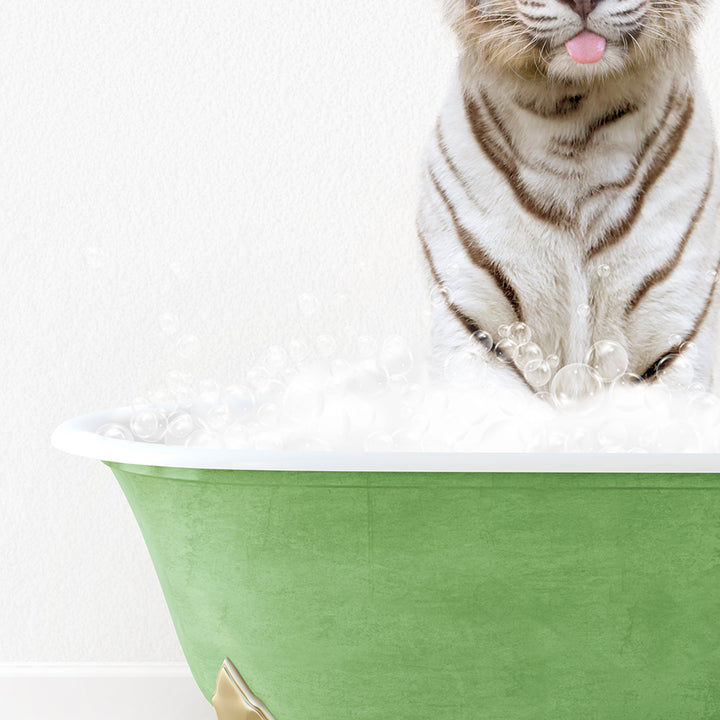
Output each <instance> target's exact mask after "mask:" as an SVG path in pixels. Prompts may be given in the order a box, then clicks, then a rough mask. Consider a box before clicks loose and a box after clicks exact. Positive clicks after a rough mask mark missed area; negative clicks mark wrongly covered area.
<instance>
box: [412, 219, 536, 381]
mask: <svg viewBox="0 0 720 720" xmlns="http://www.w3.org/2000/svg"><path fill="white" fill-rule="evenodd" d="M417 234H418V238H419V239H420V244H421V246H422V250H423V253H424V255H425V259H426V260H427V264H428V267H429V268H430V273H431V275H432V277H433V280H434V281H435V283H436V284H437V285H440V286H443V285H444V283H443V281H442V278H441V277H440V274H439V273H438V271H437V268H436V267H435V263H434V262H433V259H432V255H431V253H430V248H429V247H428V244H427V241H426V240H425V236H424V235H423V232H422V230H420V228H419V227H418V228H417ZM445 304H446V305H447V307H448V310H450V312H452V314H453V315H454V316H455V318H456V319H457V320H458V321H459V322H460V324H461V325H463V326H464V327H465V329H466V330H467V332H468V333H469V334H470V336H471V337H472V338H473V340H475V342H477V343H479V344H480V345H482V346H483V347H484V348H485V349H486V350H489V351H490V352H491V353H493V355H495V356H496V357H497V358H498V359H499V360H501V361H502V362H503V363H504V364H505V365H506V366H507V367H509V368H510V369H512V370H513V372H514V373H515V374H516V375H517V376H518V377H519V378H520V379H521V380H522V381H523V383H524V384H525V385H526V386H527V388H528V389H529V390H530V391H531V392H533V393H534V392H536V391H535V388H533V387H532V385H530V383H528V381H527V380H526V379H525V376H524V375H523V374H522V372H521V371H520V368H518V366H517V365H516V364H515V363H514V362H513V360H512V359H511V358H509V357H507V355H505V353H504V352H503V351H502V350H501V349H500V348H499V347H498V346H497V345H496V344H495V343H494V342H493V341H492V340H491V339H490V335H489V333H487V332H483V331H482V330H481V329H480V326H479V325H478V324H477V323H476V322H475V321H474V320H472V319H471V318H469V317H468V316H467V315H465V313H464V312H463V311H462V310H461V309H460V308H459V307H458V306H457V305H455V304H454V303H453V302H452V301H451V300H450V298H449V297H447V295H446V296H445Z"/></svg>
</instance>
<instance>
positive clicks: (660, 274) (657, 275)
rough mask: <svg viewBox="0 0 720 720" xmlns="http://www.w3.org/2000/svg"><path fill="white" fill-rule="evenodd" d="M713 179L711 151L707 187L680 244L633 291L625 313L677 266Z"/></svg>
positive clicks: (702, 209)
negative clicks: (666, 259)
mask: <svg viewBox="0 0 720 720" xmlns="http://www.w3.org/2000/svg"><path fill="white" fill-rule="evenodd" d="M714 180H715V154H714V152H713V157H712V160H711V170H710V179H709V181H708V184H707V187H706V188H705V193H704V195H703V197H702V201H701V202H700V205H698V208H697V210H696V211H695V214H694V215H693V216H692V219H691V220H690V225H689V226H688V229H687V230H686V231H685V234H684V235H683V237H682V239H681V240H680V244H679V245H678V248H677V250H676V252H675V255H674V256H673V257H672V258H671V259H670V260H669V261H668V262H667V263H665V265H663V266H662V267H660V268H658V269H657V270H655V272H652V273H650V274H649V275H648V276H647V277H645V279H644V280H643V281H642V284H641V285H640V287H639V288H638V289H637V290H636V291H635V294H634V295H633V296H632V299H631V300H630V302H629V303H628V304H627V307H626V308H625V315H629V314H630V313H631V312H632V311H633V310H634V309H635V308H636V307H637V306H638V303H639V302H640V301H641V300H642V299H643V297H645V295H646V293H647V292H648V290H650V288H651V287H653V285H657V283H659V282H662V281H663V280H664V279H665V278H666V277H668V275H670V273H671V272H672V271H673V270H674V269H675V268H676V267H677V265H678V263H679V262H680V259H681V257H682V254H683V252H684V250H685V247H686V245H687V244H688V240H689V239H690V236H691V235H692V234H693V231H694V230H695V227H696V226H697V224H698V222H699V220H700V217H701V216H702V214H703V211H704V210H705V205H706V204H707V201H708V198H709V197H710V191H711V190H712V187H713V183H714Z"/></svg>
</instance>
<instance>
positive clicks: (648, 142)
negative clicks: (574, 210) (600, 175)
mask: <svg viewBox="0 0 720 720" xmlns="http://www.w3.org/2000/svg"><path fill="white" fill-rule="evenodd" d="M676 99H677V93H676V91H675V90H673V91H672V92H671V93H670V95H669V96H668V99H667V102H666V103H665V110H664V112H663V116H662V119H661V120H660V122H659V123H658V124H657V126H656V127H655V128H653V130H652V131H651V132H650V134H649V135H647V136H646V138H645V140H644V141H643V144H642V147H641V148H640V152H639V153H638V154H637V155H636V156H635V158H633V164H634V166H635V167H634V168H633V170H631V171H630V172H629V173H628V174H627V176H626V177H624V178H623V179H622V180H618V181H616V182H611V183H603V184H601V185H596V186H595V187H594V188H592V189H591V190H589V191H588V192H587V193H586V194H585V195H583V196H582V197H581V198H580V200H579V201H578V202H579V204H582V203H583V202H585V201H586V200H587V199H588V198H591V197H592V196H593V195H597V194H598V193H599V192H603V191H604V190H623V189H624V188H626V187H629V186H630V185H632V183H633V182H635V179H636V178H637V176H638V173H639V172H640V170H641V168H642V164H643V162H644V160H645V158H646V156H647V154H648V152H649V151H650V149H651V148H652V147H653V145H654V144H655V140H656V139H657V138H658V136H659V135H660V133H661V132H662V131H663V130H664V129H665V128H666V127H667V124H668V121H669V120H670V114H671V113H672V110H673V107H674V106H675V100H676Z"/></svg>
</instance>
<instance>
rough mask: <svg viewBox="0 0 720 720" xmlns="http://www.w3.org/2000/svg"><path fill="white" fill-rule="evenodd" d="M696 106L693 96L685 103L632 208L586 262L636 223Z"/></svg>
mask: <svg viewBox="0 0 720 720" xmlns="http://www.w3.org/2000/svg"><path fill="white" fill-rule="evenodd" d="M694 107H695V104H694V102H693V100H692V98H689V99H688V101H687V103H686V105H685V110H684V111H683V114H682V116H681V117H680V121H679V122H678V124H677V125H676V126H675V129H674V130H673V131H672V133H671V134H670V137H669V138H668V140H667V142H666V143H665V144H664V145H663V146H662V148H660V150H659V151H658V152H657V154H656V156H655V158H654V159H653V161H652V163H651V165H650V168H649V170H648V172H647V174H646V175H645V177H644V178H643V181H642V182H641V183H640V187H639V189H638V191H637V193H636V194H635V197H634V199H633V204H632V206H631V207H630V210H629V211H628V213H627V214H626V215H625V217H624V218H623V219H622V220H621V221H620V222H619V223H618V224H617V225H614V226H613V227H611V228H610V229H609V230H608V231H607V232H606V233H605V235H604V236H603V238H602V239H601V240H600V242H599V243H598V244H597V245H595V247H593V248H592V249H591V250H590V251H589V252H588V254H587V256H586V258H585V260H586V262H589V261H590V260H592V259H593V258H594V257H595V256H596V255H597V254H598V253H600V252H602V251H603V250H606V249H607V248H609V247H611V246H612V245H615V244H616V243H617V242H619V241H620V240H621V239H622V238H623V237H624V236H625V235H626V234H627V233H628V232H629V231H630V229H631V228H632V226H633V225H634V224H635V221H636V220H637V218H638V217H639V216H640V211H641V210H642V208H643V205H644V204H645V200H646V199H647V193H648V190H649V189H650V188H651V187H652V186H653V185H654V184H655V182H657V180H658V178H660V176H661V175H662V174H663V171H664V170H665V168H667V166H668V165H669V164H670V163H671V162H672V159H673V158H674V157H675V154H676V153H677V151H678V149H679V148H680V144H681V143H682V140H683V137H684V136H685V131H686V130H687V127H688V125H689V124H690V120H691V118H692V115H693V110H694Z"/></svg>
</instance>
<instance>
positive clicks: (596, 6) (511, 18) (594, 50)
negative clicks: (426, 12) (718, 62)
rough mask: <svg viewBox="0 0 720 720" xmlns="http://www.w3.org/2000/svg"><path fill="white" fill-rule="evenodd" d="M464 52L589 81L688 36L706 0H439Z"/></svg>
mask: <svg viewBox="0 0 720 720" xmlns="http://www.w3.org/2000/svg"><path fill="white" fill-rule="evenodd" d="M445 4H446V8H447V11H448V13H449V17H450V21H451V24H452V26H453V28H454V29H455V31H456V33H457V34H458V36H459V38H460V40H461V43H462V45H463V47H464V49H465V51H466V52H467V53H469V54H470V55H472V56H474V57H475V58H477V59H479V60H481V61H482V62H484V63H491V64H494V65H498V66H502V67H505V68H508V69H510V70H512V71H513V72H514V73H516V74H520V75H521V76H523V75H527V76H537V75H542V76H546V77H549V78H553V79H556V80H559V81H564V82H578V81H579V82H582V81H584V80H585V81H597V80H602V79H603V78H606V77H608V76H613V75H614V76H618V75H622V74H623V73H630V72H632V71H637V70H638V69H640V70H641V69H642V68H644V67H649V66H652V65H656V64H657V63H658V62H659V61H660V60H661V59H663V58H668V57H671V56H672V54H673V50H676V49H682V48H683V47H684V46H687V45H688V44H689V43H690V34H691V31H692V29H693V27H694V26H695V25H696V24H697V22H698V21H699V19H700V16H701V14H702V10H703V8H704V6H705V4H706V0H445Z"/></svg>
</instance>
